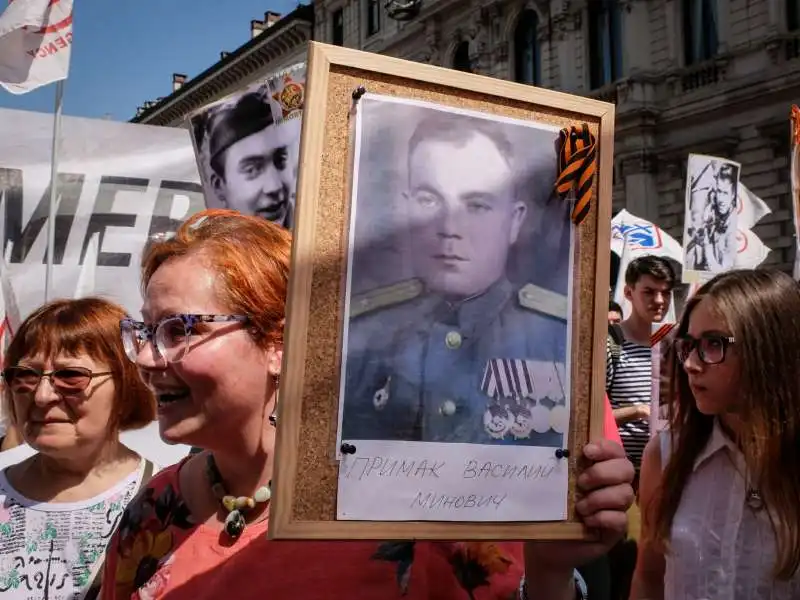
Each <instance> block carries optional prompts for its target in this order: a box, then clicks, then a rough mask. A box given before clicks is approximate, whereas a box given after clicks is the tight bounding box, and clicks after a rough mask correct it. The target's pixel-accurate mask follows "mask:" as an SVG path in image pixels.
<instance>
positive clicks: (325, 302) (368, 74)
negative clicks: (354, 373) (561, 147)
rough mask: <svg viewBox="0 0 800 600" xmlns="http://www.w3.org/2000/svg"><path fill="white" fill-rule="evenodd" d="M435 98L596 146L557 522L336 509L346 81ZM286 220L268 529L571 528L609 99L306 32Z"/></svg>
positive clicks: (587, 402) (533, 532) (403, 532)
mask: <svg viewBox="0 0 800 600" xmlns="http://www.w3.org/2000/svg"><path fill="white" fill-rule="evenodd" d="M362 85H363V86H364V87H365V88H366V89H367V90H368V91H369V92H371V93H376V94H383V95H388V96H400V97H404V98H411V99H417V100H425V101H429V102H435V103H438V104H442V105H448V106H453V107H457V108H463V109H471V110H477V111H482V112H485V113H490V114H495V115H500V116H506V117H510V118H517V119H525V120H536V121H539V122H542V123H548V124H552V125H557V126H558V127H566V126H569V125H576V124H580V123H582V122H586V123H588V124H589V127H590V130H591V131H592V133H593V134H594V135H595V136H596V139H597V145H598V169H597V177H596V178H595V184H594V196H593V201H592V207H591V211H590V213H589V215H588V217H587V218H586V219H585V221H584V222H583V223H582V224H581V225H580V226H579V227H578V231H577V234H576V236H575V253H576V254H575V260H574V265H575V267H574V275H575V277H574V281H573V283H572V285H573V299H574V300H573V312H572V315H571V316H572V319H573V321H572V323H573V326H572V380H571V386H572V387H571V401H570V402H571V414H570V430H569V432H568V436H567V439H568V440H569V441H568V447H569V449H570V458H569V459H568V460H569V461H570V475H569V493H568V497H569V503H568V504H569V506H568V515H569V517H568V520H567V521H563V522H547V523H453V522H431V521H424V522H375V521H370V522H365V521H339V520H337V519H336V494H337V481H338V462H337V460H336V447H335V445H336V427H337V421H338V398H339V381H340V366H341V338H342V326H343V318H344V296H345V273H346V260H347V243H348V237H347V231H348V224H349V203H350V197H351V195H350V185H351V182H350V179H351V174H350V171H351V157H352V151H353V141H352V137H351V124H350V120H349V119H348V114H349V113H350V111H351V108H352V92H353V90H354V89H356V88H357V87H358V86H362ZM306 93H307V97H306V104H305V111H304V115H303V131H302V137H301V150H300V154H301V158H300V172H299V177H298V189H297V221H296V225H295V239H294V245H293V249H292V271H291V272H292V276H291V280H290V283H289V297H288V303H287V328H286V336H285V346H284V354H283V373H282V375H281V391H280V398H279V409H278V410H279V419H278V420H279V426H278V431H277V443H276V458H275V472H274V474H273V489H274V492H273V499H272V502H273V504H272V509H271V515H270V528H269V535H270V537H271V538H273V539H451V540H452V539H470V540H479V539H491V540H502V539H514V540H518V539H581V538H588V537H590V534H589V532H587V531H586V530H585V528H584V527H583V526H582V524H581V523H580V522H579V520H578V519H576V517H575V513H574V506H573V505H574V489H575V478H576V476H577V474H578V473H579V469H580V461H579V460H578V459H576V457H578V456H580V454H581V453H580V449H581V448H582V447H583V445H584V444H585V443H586V442H587V441H588V440H589V439H598V438H601V437H602V435H603V416H604V394H605V339H606V331H607V304H608V281H609V261H610V259H609V252H608V248H609V246H610V234H611V232H610V227H611V226H610V222H611V184H612V163H613V141H614V106H613V105H611V104H607V103H604V102H599V101H596V100H590V99H585V98H580V97H576V96H571V95H567V94H562V93H559V92H554V91H550V90H543V89H539V88H535V87H532V86H526V85H522V84H517V83H511V82H506V81H502V80H497V79H492V78H488V77H482V76H477V75H471V74H467V73H461V72H458V71H452V70H449V69H443V68H438V67H432V66H430V65H423V64H418V63H414V62H409V61H404V60H400V59H396V58H391V57H387V56H381V55H377V54H371V53H366V52H360V51H356V50H350V49H346V48H340V47H337V46H329V45H325V44H320V43H317V42H311V43H309V63H308V75H307V88H306Z"/></svg>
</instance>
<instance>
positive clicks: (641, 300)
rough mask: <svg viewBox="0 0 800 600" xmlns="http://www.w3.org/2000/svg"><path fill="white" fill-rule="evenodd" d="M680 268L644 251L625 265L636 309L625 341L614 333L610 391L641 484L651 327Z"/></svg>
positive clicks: (625, 324)
mask: <svg viewBox="0 0 800 600" xmlns="http://www.w3.org/2000/svg"><path fill="white" fill-rule="evenodd" d="M674 285H675V271H674V270H673V269H672V266H671V265H670V264H669V262H667V261H666V260H665V259H663V258H660V257H658V256H642V257H639V258H636V259H634V260H633V261H631V263H630V264H629V265H628V268H627V270H626V271H625V299H626V300H628V302H630V303H631V315H630V316H629V317H628V318H627V319H625V320H624V321H622V323H621V324H620V327H621V329H622V334H623V337H624V339H623V340H622V342H621V343H618V342H617V341H615V340H614V339H613V338H612V336H609V338H608V342H607V345H606V349H607V351H606V393H607V394H608V397H609V400H610V401H611V407H612V408H613V410H614V418H615V419H616V421H617V425H618V426H619V434H620V437H621V438H622V444H623V446H624V447H625V451H626V452H627V454H628V458H629V459H630V461H631V462H632V463H633V465H634V467H635V468H636V473H637V476H636V480H635V481H634V489H636V487H637V485H638V473H639V467H640V465H641V462H642V452H643V451H644V447H645V445H646V444H647V441H648V439H649V437H650V423H649V419H650V392H651V385H652V384H651V382H652V373H651V362H652V361H651V358H650V330H651V325H652V324H653V323H659V322H661V321H662V319H664V317H665V316H666V314H667V311H668V310H669V303H670V298H671V292H672V288H673V286H674Z"/></svg>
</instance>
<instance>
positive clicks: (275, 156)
mask: <svg viewBox="0 0 800 600" xmlns="http://www.w3.org/2000/svg"><path fill="white" fill-rule="evenodd" d="M305 70H306V66H305V63H299V64H297V65H293V66H291V67H289V68H288V69H285V70H283V71H280V72H278V73H275V74H273V75H270V76H269V77H267V78H266V79H263V80H261V81H259V82H257V83H254V84H252V85H250V86H248V87H246V88H244V89H243V90H241V91H238V92H236V93H234V94H231V95H229V96H227V97H225V98H223V99H222V100H219V101H218V102H214V103H212V104H209V105H207V106H204V107H203V108H201V109H199V110H197V111H195V112H194V113H192V114H191V115H190V116H189V117H188V123H189V128H190V132H191V137H192V143H193V146H194V151H195V156H196V158H197V167H198V169H199V171H200V179H201V181H202V184H203V192H204V194H205V197H206V208H230V209H233V210H238V211H239V212H241V213H243V214H247V215H257V216H262V217H264V218H265V219H269V220H270V221H273V222H275V223H278V224H280V225H282V226H284V227H286V228H288V229H291V228H292V226H293V224H294V220H295V198H296V195H297V194H296V191H297V168H298V161H299V152H300V129H301V123H302V113H303V102H304V98H305Z"/></svg>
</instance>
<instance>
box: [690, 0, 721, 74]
mask: <svg viewBox="0 0 800 600" xmlns="http://www.w3.org/2000/svg"><path fill="white" fill-rule="evenodd" d="M718 45H719V37H718V34H717V0H683V56H684V63H685V64H686V66H687V67H688V66H689V65H696V64H697V63H701V62H703V61H706V60H709V59H711V58H714V56H716V54H717V47H718Z"/></svg>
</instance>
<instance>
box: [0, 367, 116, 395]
mask: <svg viewBox="0 0 800 600" xmlns="http://www.w3.org/2000/svg"><path fill="white" fill-rule="evenodd" d="M101 375H113V373H112V372H111V371H103V372H99V373H93V372H92V371H91V370H90V369H85V368H83V367H65V368H63V369H55V370H54V371H48V372H44V371H39V370H37V369H33V368H31V367H8V368H7V369H5V370H4V371H3V380H4V381H5V382H6V385H7V386H8V388H9V389H10V390H11V392H12V393H14V394H29V393H31V392H34V391H36V388H38V387H39V383H40V382H41V381H42V378H44V377H48V378H49V379H50V382H51V384H52V386H53V388H54V389H55V391H56V392H58V393H59V394H64V395H70V394H77V393H79V392H82V391H83V390H85V389H86V388H87V387H88V386H89V383H90V382H91V381H92V379H94V378H95V377H100V376H101Z"/></svg>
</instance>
